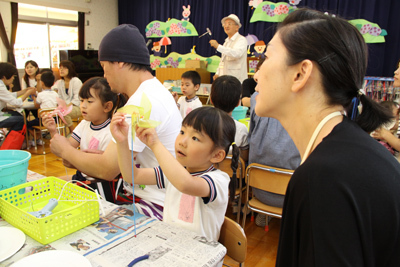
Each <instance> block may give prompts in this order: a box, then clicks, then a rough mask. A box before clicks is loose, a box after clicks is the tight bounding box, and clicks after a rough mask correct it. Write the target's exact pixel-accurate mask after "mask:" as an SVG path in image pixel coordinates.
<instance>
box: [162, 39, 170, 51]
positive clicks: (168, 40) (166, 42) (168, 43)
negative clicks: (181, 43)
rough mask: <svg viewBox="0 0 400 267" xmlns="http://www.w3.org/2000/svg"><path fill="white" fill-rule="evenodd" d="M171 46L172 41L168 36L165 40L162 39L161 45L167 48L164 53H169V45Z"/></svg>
mask: <svg viewBox="0 0 400 267" xmlns="http://www.w3.org/2000/svg"><path fill="white" fill-rule="evenodd" d="M170 44H171V39H169V38H168V37H167V36H164V37H163V38H161V40H160V45H163V46H165V51H164V53H167V45H170Z"/></svg>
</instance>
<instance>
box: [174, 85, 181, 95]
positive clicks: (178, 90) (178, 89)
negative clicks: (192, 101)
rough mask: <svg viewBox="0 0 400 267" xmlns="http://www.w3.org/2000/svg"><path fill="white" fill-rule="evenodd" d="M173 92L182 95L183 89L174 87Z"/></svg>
mask: <svg viewBox="0 0 400 267" xmlns="http://www.w3.org/2000/svg"><path fill="white" fill-rule="evenodd" d="M172 92H177V93H178V94H182V89H181V88H180V87H177V86H172Z"/></svg>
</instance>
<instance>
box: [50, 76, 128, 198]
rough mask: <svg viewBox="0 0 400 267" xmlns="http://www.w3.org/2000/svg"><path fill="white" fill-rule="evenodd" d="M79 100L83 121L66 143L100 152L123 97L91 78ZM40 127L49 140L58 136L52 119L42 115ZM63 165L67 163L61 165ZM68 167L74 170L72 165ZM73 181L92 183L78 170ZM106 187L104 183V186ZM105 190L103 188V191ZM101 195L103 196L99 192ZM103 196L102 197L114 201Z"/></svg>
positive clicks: (109, 137)
mask: <svg viewBox="0 0 400 267" xmlns="http://www.w3.org/2000/svg"><path fill="white" fill-rule="evenodd" d="M79 98H80V110H81V113H82V117H83V120H82V121H81V122H80V123H79V124H78V126H76V128H75V129H74V131H73V132H72V134H71V136H70V137H69V138H68V141H69V143H70V144H71V146H73V147H75V148H77V147H80V149H81V150H86V151H87V152H90V153H103V151H104V150H105V149H106V147H107V145H108V143H109V142H110V141H111V137H112V136H111V133H110V121H111V117H112V115H113V113H114V111H115V110H116V109H117V108H119V107H122V106H123V105H125V103H126V98H125V97H124V95H122V94H121V95H119V94H116V93H114V92H112V91H111V88H110V86H109V84H108V83H107V80H106V79H105V78H103V77H93V78H91V79H89V80H87V81H86V82H85V83H84V84H83V85H82V88H81V89H80V91H79ZM43 124H44V126H45V127H46V128H47V129H48V130H49V132H50V134H51V136H52V137H53V136H54V135H55V134H56V133H57V129H56V125H55V122H54V119H53V117H51V116H45V117H44V118H43ZM65 164H68V163H65V162H64V165H65ZM66 166H67V165H66ZM67 167H72V168H74V166H67ZM65 179H66V180H70V179H71V176H69V177H65ZM73 179H74V180H80V181H85V180H93V179H91V178H90V177H88V176H87V175H86V174H84V173H81V172H80V171H77V172H76V174H75V175H74V176H73ZM106 186H107V185H106V184H103V187H106ZM104 190H106V189H105V188H104ZM100 194H102V195H103V193H102V191H100ZM105 195H108V194H107V193H106V194H105ZM105 195H103V197H106V198H107V200H109V201H113V199H110V198H108V197H107V196H105Z"/></svg>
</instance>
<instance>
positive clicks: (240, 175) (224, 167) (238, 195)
mask: <svg viewBox="0 0 400 267" xmlns="http://www.w3.org/2000/svg"><path fill="white" fill-rule="evenodd" d="M231 162H232V156H230V155H229V156H226V158H225V159H224V160H223V161H222V162H220V163H218V164H217V165H216V166H215V167H216V168H217V169H220V170H221V171H223V172H226V173H227V174H228V175H229V176H230V177H232V175H233V170H232V168H231ZM245 166H246V165H245V163H244V160H243V159H242V158H239V163H238V168H237V170H236V177H237V179H238V183H237V188H236V191H235V199H238V207H239V210H238V213H237V219H236V221H237V223H240V211H241V207H242V192H243V191H244V189H245V187H243V182H244V181H243V180H244V175H245V171H246V167H245Z"/></svg>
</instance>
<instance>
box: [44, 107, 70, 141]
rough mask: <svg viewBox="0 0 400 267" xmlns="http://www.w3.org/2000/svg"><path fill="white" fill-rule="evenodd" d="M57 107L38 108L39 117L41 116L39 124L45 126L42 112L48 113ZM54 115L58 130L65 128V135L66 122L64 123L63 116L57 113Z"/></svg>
mask: <svg viewBox="0 0 400 267" xmlns="http://www.w3.org/2000/svg"><path fill="white" fill-rule="evenodd" d="M55 109H56V108H44V109H41V108H39V109H38V117H39V124H40V125H39V126H41V127H42V126H43V123H42V114H43V113H48V112H52V111H54V110H55ZM53 117H54V118H56V127H57V130H58V131H60V129H62V130H63V132H64V135H65V124H64V123H63V121H62V120H61V118H60V117H59V116H58V115H57V114H53Z"/></svg>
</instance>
